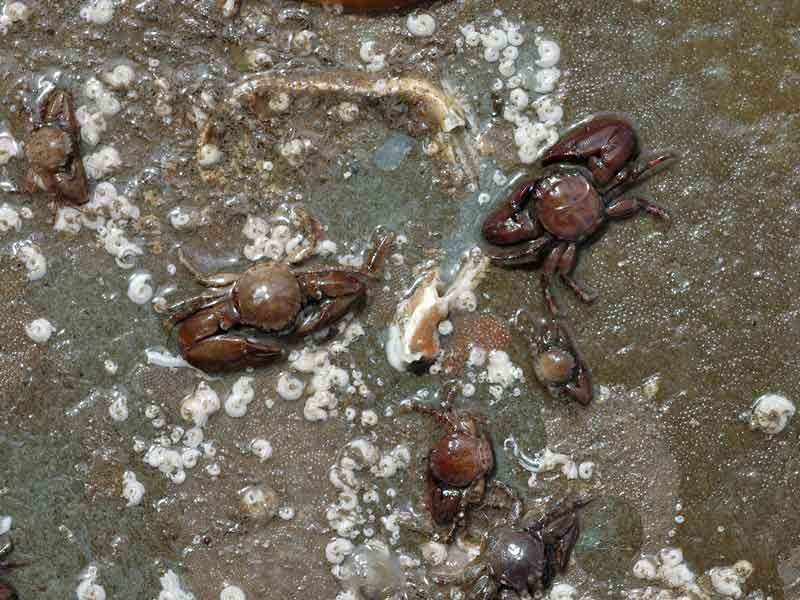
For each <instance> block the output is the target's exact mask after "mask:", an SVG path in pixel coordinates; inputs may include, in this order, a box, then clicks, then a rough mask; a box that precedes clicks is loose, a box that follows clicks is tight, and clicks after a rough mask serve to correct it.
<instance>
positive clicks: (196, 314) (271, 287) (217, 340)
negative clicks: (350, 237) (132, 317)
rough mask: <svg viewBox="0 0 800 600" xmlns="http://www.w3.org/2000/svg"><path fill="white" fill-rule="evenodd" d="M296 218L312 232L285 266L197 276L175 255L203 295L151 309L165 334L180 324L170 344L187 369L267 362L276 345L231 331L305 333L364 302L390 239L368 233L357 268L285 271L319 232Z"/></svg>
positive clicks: (276, 353)
mask: <svg viewBox="0 0 800 600" xmlns="http://www.w3.org/2000/svg"><path fill="white" fill-rule="evenodd" d="M301 214H302V216H303V219H304V221H305V223H306V225H308V227H309V228H310V230H311V231H312V234H311V237H312V243H311V246H310V247H309V248H306V249H305V250H303V251H301V252H299V253H297V254H296V255H294V256H293V257H290V259H289V260H288V261H287V262H274V261H269V260H264V261H259V262H257V263H255V264H253V265H252V266H251V267H250V268H249V269H247V270H246V271H245V272H244V273H214V274H204V273H201V272H200V271H198V270H197V269H196V268H195V267H194V265H192V264H191V263H190V262H189V261H188V260H187V259H186V257H185V256H184V255H183V253H182V252H181V253H180V254H179V258H180V260H181V263H182V264H183V265H184V266H185V267H186V268H187V269H188V270H189V272H190V273H191V274H192V275H193V276H194V278H195V279H196V280H197V281H198V282H199V283H200V284H201V285H204V286H205V287H207V288H209V290H208V292H206V293H204V294H200V295H198V296H194V297H192V298H189V299H187V300H183V301H181V302H178V303H176V304H173V305H171V306H165V305H158V304H156V305H155V309H156V311H157V312H160V313H162V314H168V315H169V317H168V318H167V319H166V320H165V322H164V328H165V329H166V331H167V333H170V332H171V331H172V329H173V327H174V326H175V325H177V324H180V325H181V327H180V331H179V333H178V344H179V347H180V350H181V354H182V355H183V357H184V358H185V359H186V361H187V362H189V364H191V365H193V366H195V367H197V368H198V369H201V370H203V371H206V372H208V373H223V372H230V371H238V370H241V369H244V368H247V367H260V366H263V365H266V364H269V363H270V362H272V361H273V360H275V359H276V358H278V357H280V356H282V355H283V348H282V347H281V346H280V345H278V344H276V343H271V342H268V341H263V340H258V339H255V338H251V337H247V336H244V335H239V334H238V333H234V332H233V331H232V330H233V329H235V328H238V327H241V326H246V327H252V328H255V329H258V330H260V331H262V332H265V333H272V334H276V335H288V334H292V335H294V336H295V337H302V336H307V335H309V334H311V333H314V332H317V331H320V330H322V329H324V328H326V327H328V326H330V325H331V324H333V323H335V322H336V321H338V320H339V319H341V318H342V317H344V316H345V315H346V314H347V313H348V312H350V311H351V310H353V309H356V308H357V307H359V306H361V305H363V304H364V303H365V301H366V299H367V288H368V284H369V283H370V281H372V280H374V279H375V278H376V277H377V275H379V274H380V272H381V270H382V268H383V263H384V261H385V258H386V255H387V254H388V252H389V251H390V249H391V247H392V242H393V239H394V236H393V235H392V234H389V233H386V232H383V231H382V230H378V231H377V232H376V234H375V236H374V239H373V246H372V250H371V252H370V254H369V256H368V257H367V259H366V261H365V263H364V269H363V270H362V271H346V270H338V269H328V270H320V271H299V270H296V269H293V268H292V266H293V265H295V264H298V263H300V262H303V261H304V260H306V259H307V258H309V256H310V255H311V254H312V253H313V251H314V248H315V247H316V240H317V237H318V235H319V233H320V231H321V227H320V225H319V223H318V222H317V221H316V219H315V218H314V217H312V216H311V215H309V214H308V213H305V212H304V211H302V213H301Z"/></svg>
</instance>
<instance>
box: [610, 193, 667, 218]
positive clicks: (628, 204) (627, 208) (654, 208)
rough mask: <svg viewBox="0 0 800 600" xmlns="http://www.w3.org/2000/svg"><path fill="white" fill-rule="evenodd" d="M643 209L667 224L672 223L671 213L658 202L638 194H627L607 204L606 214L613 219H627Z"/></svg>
mask: <svg viewBox="0 0 800 600" xmlns="http://www.w3.org/2000/svg"><path fill="white" fill-rule="evenodd" d="M640 211H643V212H646V213H647V214H649V215H652V216H654V217H655V218H656V219H658V220H660V221H664V222H665V223H667V224H671V223H672V219H671V218H670V216H669V213H668V212H667V211H666V210H664V209H663V208H661V207H660V206H659V205H658V204H655V203H654V202H650V200H645V199H644V198H640V197H638V196H626V197H624V198H620V199H619V200H615V201H614V202H612V203H611V204H609V205H608V206H606V215H608V216H609V217H610V218H612V219H625V218H627V217H632V216H634V215H635V214H637V213H638V212H640Z"/></svg>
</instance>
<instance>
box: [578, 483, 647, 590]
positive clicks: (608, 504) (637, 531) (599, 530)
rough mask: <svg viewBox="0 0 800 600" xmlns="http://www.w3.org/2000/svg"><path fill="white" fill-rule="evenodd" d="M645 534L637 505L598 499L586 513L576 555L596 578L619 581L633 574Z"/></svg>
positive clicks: (611, 499) (612, 499)
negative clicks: (633, 565)
mask: <svg viewBox="0 0 800 600" xmlns="http://www.w3.org/2000/svg"><path fill="white" fill-rule="evenodd" d="M642 533H643V529H642V518H641V515H640V514H639V512H638V511H637V510H636V509H635V508H634V507H633V505H631V504H630V503H628V502H626V501H625V500H622V499H618V498H603V497H601V498H597V499H595V500H594V501H593V502H591V503H590V504H588V505H587V506H586V507H585V508H584V509H583V529H582V531H581V537H580V539H579V540H578V543H577V545H576V546H575V555H576V557H577V559H578V562H579V563H580V565H581V567H582V568H584V569H585V570H586V571H588V572H589V573H591V574H592V575H593V576H594V577H597V578H598V579H605V580H608V579H619V578H621V577H624V576H625V575H626V574H627V573H628V571H630V568H631V565H632V564H633V562H634V557H635V556H636V555H637V554H638V553H639V549H640V548H641V545H642Z"/></svg>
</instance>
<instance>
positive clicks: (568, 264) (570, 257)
mask: <svg viewBox="0 0 800 600" xmlns="http://www.w3.org/2000/svg"><path fill="white" fill-rule="evenodd" d="M577 259H578V246H577V244H574V243H573V244H570V245H569V246H567V249H566V250H564V254H562V255H561V258H560V259H559V260H558V274H559V275H561V279H562V281H563V282H564V283H565V284H566V285H567V286H568V287H569V288H570V289H571V290H572V291H573V292H575V295H576V296H577V297H578V300H580V301H581V302H585V303H586V304H590V303H591V302H593V301H594V298H593V297H592V296H591V294H589V293H588V292H587V291H586V290H585V289H584V288H583V286H581V284H579V283H578V282H577V281H575V279H573V278H572V275H571V273H572V270H573V269H574V268H575V261H576V260H577Z"/></svg>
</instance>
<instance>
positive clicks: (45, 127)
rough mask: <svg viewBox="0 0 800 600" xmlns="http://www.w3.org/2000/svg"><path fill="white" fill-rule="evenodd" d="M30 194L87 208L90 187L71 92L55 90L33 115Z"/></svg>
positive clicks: (27, 178) (27, 151)
mask: <svg viewBox="0 0 800 600" xmlns="http://www.w3.org/2000/svg"><path fill="white" fill-rule="evenodd" d="M25 156H26V158H27V160H28V171H27V174H26V176H25V187H26V189H27V191H29V192H35V191H44V192H47V193H49V194H55V195H56V198H57V199H58V200H59V201H60V202H66V203H69V204H84V203H85V202H87V201H88V199H89V186H88V183H87V181H86V172H85V171H84V168H83V160H82V158H81V128H80V125H79V124H78V120H77V118H76V117H75V102H74V100H73V99H72V95H71V94H70V93H69V92H66V91H63V90H55V91H53V92H51V93H50V95H49V96H48V97H47V99H46V100H45V101H44V102H42V105H41V106H40V107H39V111H38V114H35V115H34V129H33V132H31V134H30V136H29V137H28V141H27V143H26V144H25Z"/></svg>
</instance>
